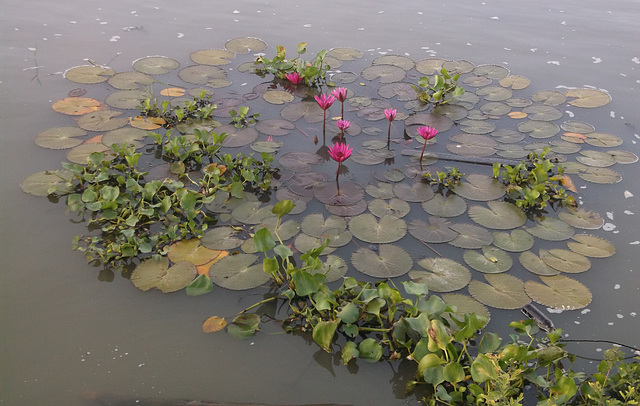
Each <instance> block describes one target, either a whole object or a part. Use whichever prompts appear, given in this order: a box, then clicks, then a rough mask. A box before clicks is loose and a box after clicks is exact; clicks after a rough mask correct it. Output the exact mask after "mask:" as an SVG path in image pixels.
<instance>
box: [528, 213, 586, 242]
mask: <svg viewBox="0 0 640 406" xmlns="http://www.w3.org/2000/svg"><path fill="white" fill-rule="evenodd" d="M525 230H526V231H527V232H528V233H529V234H531V235H533V236H534V237H538V238H540V239H541V240H547V241H563V240H568V239H569V238H571V237H572V236H573V233H574V230H573V227H571V226H570V225H569V224H567V223H565V222H564V221H562V220H559V219H557V218H554V217H546V218H544V219H543V220H537V221H536V225H535V226H533V227H530V228H525Z"/></svg>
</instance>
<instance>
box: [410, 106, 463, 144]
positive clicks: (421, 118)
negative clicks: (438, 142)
mask: <svg viewBox="0 0 640 406" xmlns="http://www.w3.org/2000/svg"><path fill="white" fill-rule="evenodd" d="M404 124H405V126H406V128H405V132H406V133H407V134H408V135H409V136H410V137H413V138H417V137H420V136H419V135H418V127H421V126H428V127H433V128H435V129H436V130H438V132H441V133H442V132H445V131H447V130H448V129H450V128H451V127H453V120H452V119H451V118H449V117H447V116H446V115H443V114H438V113H435V112H431V113H418V114H412V115H410V116H409V117H408V118H407V119H406V120H404ZM420 140H422V137H420ZM421 144H424V141H423V142H421Z"/></svg>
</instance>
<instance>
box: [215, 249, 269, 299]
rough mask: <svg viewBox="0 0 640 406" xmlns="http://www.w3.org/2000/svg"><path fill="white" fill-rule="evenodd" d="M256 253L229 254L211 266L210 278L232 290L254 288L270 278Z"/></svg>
mask: <svg viewBox="0 0 640 406" xmlns="http://www.w3.org/2000/svg"><path fill="white" fill-rule="evenodd" d="M257 260H258V256H257V255H254V254H238V255H229V256H227V257H224V258H222V259H221V260H220V261H217V262H215V263H214V264H213V265H211V268H209V278H211V281H212V282H213V283H215V284H216V285H218V286H221V287H223V288H225V289H231V290H246V289H253V288H255V287H258V286H260V285H263V284H265V283H266V282H267V281H269V280H270V278H269V275H267V274H266V273H265V272H264V271H263V270H262V263H257V264H256V261H257Z"/></svg>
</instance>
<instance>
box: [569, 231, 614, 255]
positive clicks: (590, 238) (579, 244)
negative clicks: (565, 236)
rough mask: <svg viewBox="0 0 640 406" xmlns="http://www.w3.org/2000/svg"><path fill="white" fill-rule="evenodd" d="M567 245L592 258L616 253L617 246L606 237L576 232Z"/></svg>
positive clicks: (574, 250)
mask: <svg viewBox="0 0 640 406" xmlns="http://www.w3.org/2000/svg"><path fill="white" fill-rule="evenodd" d="M572 238H573V239H574V240H575V241H576V242H572V241H569V242H568V243H567V246H568V247H569V249H570V250H571V251H573V252H576V253H578V254H582V255H584V256H585V257H590V258H608V257H610V256H612V255H613V254H615V253H616V247H615V246H614V245H613V244H611V243H610V242H609V241H607V240H605V239H604V238H600V237H596V236H595V235H589V234H576V235H574V236H573V237H572Z"/></svg>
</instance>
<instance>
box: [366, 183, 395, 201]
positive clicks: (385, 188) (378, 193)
mask: <svg viewBox="0 0 640 406" xmlns="http://www.w3.org/2000/svg"><path fill="white" fill-rule="evenodd" d="M364 190H365V192H367V194H368V195H369V196H371V197H375V198H378V199H392V198H394V197H395V196H396V195H395V194H394V193H393V185H392V184H391V183H385V182H378V186H374V185H371V184H369V185H367V186H366V187H365V188H364Z"/></svg>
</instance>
